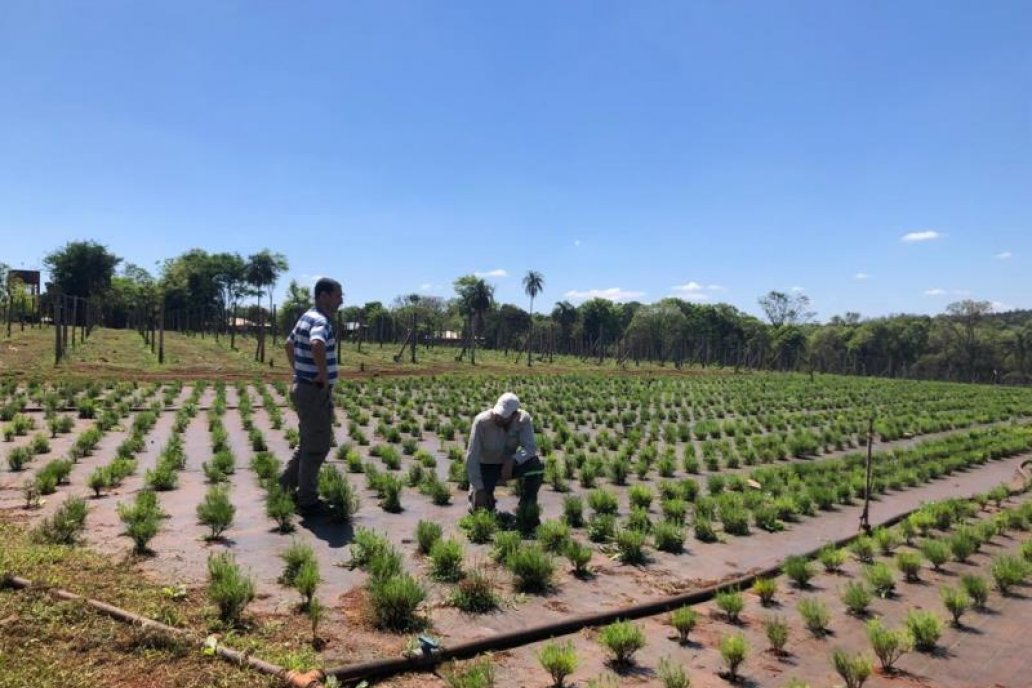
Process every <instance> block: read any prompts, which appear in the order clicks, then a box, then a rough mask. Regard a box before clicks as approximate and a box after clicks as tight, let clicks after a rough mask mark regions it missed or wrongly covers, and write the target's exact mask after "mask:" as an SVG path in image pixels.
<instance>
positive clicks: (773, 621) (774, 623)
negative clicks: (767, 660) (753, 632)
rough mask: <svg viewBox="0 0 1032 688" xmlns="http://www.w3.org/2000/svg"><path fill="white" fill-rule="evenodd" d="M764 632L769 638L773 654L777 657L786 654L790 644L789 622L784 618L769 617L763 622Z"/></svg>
mask: <svg viewBox="0 0 1032 688" xmlns="http://www.w3.org/2000/svg"><path fill="white" fill-rule="evenodd" d="M763 632H764V633H765V634H766V636H767V642H768V643H769V644H770V649H771V652H773V653H774V654H776V655H779V656H780V655H783V654H784V653H785V645H786V644H787V643H788V622H787V621H785V618H784V617H782V616H768V617H767V618H766V619H764V620H763Z"/></svg>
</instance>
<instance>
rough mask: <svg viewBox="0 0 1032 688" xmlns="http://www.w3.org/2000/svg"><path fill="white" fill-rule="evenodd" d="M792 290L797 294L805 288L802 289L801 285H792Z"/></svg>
mask: <svg viewBox="0 0 1032 688" xmlns="http://www.w3.org/2000/svg"><path fill="white" fill-rule="evenodd" d="M792 291H793V292H795V293H796V294H799V293H800V292H804V291H806V289H804V288H803V287H792Z"/></svg>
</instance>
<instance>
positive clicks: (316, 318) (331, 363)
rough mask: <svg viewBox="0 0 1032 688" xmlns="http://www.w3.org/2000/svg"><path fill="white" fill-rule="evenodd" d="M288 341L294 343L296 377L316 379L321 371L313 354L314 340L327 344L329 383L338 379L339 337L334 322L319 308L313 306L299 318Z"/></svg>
mask: <svg viewBox="0 0 1032 688" xmlns="http://www.w3.org/2000/svg"><path fill="white" fill-rule="evenodd" d="M287 341H289V342H290V343H291V344H293V345H294V379H295V380H314V379H315V377H316V375H318V373H319V368H318V367H317V366H316V365H315V358H314V357H313V356H312V342H313V341H315V342H323V343H324V344H325V345H326V379H327V382H329V384H331V385H332V384H333V383H334V382H336V381H337V339H336V337H335V336H334V333H333V322H332V321H330V319H329V318H327V317H326V316H325V315H323V314H322V313H320V312H319V310H318V309H316V308H312V309H310V310H308V311H307V312H306V313H305V314H304V315H302V316H301V317H300V318H298V321H297V324H296V325H294V329H293V330H292V331H291V333H290V336H289V337H287Z"/></svg>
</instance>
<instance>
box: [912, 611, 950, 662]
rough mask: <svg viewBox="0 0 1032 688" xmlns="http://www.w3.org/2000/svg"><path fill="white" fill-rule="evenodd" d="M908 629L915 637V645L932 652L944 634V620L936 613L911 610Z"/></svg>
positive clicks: (919, 648) (917, 647) (918, 648)
mask: <svg viewBox="0 0 1032 688" xmlns="http://www.w3.org/2000/svg"><path fill="white" fill-rule="evenodd" d="M905 623H906V627H907V631H909V633H910V637H912V638H913V639H914V647H915V648H916V649H917V650H920V651H921V652H931V651H932V650H934V649H935V645H936V643H938V642H939V636H941V635H942V621H940V620H939V617H937V616H936V615H935V614H932V613H931V612H926V611H921V610H911V611H909V612H907V617H906V622H905Z"/></svg>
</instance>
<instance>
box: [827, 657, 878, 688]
mask: <svg viewBox="0 0 1032 688" xmlns="http://www.w3.org/2000/svg"><path fill="white" fill-rule="evenodd" d="M831 663H832V666H834V667H835V671H837V672H838V675H839V676H841V677H842V680H843V681H845V682H846V688H860V686H862V685H864V683H865V682H866V681H867V679H868V678H870V676H871V671H872V670H873V669H874V667H873V666H872V662H871V660H870V658H868V657H867V656H865V655H864V654H863V653H856V654H852V653H849V652H846V651H845V650H842V649H839V648H835V649H834V650H833V651H832V653H831Z"/></svg>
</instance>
